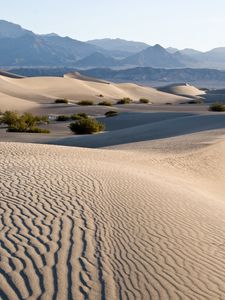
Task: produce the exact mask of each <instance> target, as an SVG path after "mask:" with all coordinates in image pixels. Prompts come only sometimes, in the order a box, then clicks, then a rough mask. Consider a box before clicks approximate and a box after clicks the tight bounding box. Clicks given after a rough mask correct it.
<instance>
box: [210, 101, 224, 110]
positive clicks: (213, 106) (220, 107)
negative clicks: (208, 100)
mask: <svg viewBox="0 0 225 300" xmlns="http://www.w3.org/2000/svg"><path fill="white" fill-rule="evenodd" d="M209 110H210V111H225V104H224V103H222V102H216V103H213V104H211V105H210V107H209Z"/></svg>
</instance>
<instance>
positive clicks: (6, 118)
mask: <svg viewBox="0 0 225 300" xmlns="http://www.w3.org/2000/svg"><path fill="white" fill-rule="evenodd" d="M19 118H20V116H19V114H18V113H17V112H15V111H9V110H7V111H5V112H4V113H3V114H2V115H1V119H0V123H1V124H6V125H8V126H13V125H15V124H16V122H17V121H18V119H19Z"/></svg>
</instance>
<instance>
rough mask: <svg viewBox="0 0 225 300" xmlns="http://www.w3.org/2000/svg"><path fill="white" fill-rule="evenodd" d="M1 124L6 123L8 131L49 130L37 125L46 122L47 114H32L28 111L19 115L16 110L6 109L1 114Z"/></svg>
mask: <svg viewBox="0 0 225 300" xmlns="http://www.w3.org/2000/svg"><path fill="white" fill-rule="evenodd" d="M0 122H1V124H6V125H8V130H7V131H9V132H35V133H49V130H47V129H42V128H39V127H37V125H40V124H43V123H46V124H47V123H48V117H47V116H34V115H32V114H30V113H24V114H23V115H19V114H18V113H17V112H13V111H6V112H5V113H3V114H2V117H1V120H0Z"/></svg>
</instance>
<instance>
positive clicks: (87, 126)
mask: <svg viewBox="0 0 225 300" xmlns="http://www.w3.org/2000/svg"><path fill="white" fill-rule="evenodd" d="M69 128H70V130H71V131H72V132H73V133H76V134H92V133H96V132H100V131H103V130H104V129H105V125H104V124H103V123H101V122H98V121H97V120H96V119H91V118H88V119H81V120H78V121H76V122H74V123H71V124H70V126H69Z"/></svg>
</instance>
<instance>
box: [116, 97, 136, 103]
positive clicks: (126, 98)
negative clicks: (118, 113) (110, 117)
mask: <svg viewBox="0 0 225 300" xmlns="http://www.w3.org/2000/svg"><path fill="white" fill-rule="evenodd" d="M131 102H132V100H131V99H130V98H128V97H124V98H123V99H120V100H119V101H117V104H130V103H131Z"/></svg>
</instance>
